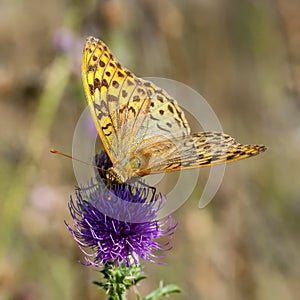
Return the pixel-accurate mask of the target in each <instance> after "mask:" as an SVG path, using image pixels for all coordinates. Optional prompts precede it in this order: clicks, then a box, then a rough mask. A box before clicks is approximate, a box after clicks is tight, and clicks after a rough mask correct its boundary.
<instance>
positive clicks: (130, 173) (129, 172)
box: [107, 157, 141, 184]
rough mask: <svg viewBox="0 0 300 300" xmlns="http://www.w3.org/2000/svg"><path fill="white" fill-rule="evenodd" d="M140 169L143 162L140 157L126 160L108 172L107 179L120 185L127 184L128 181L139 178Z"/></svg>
mask: <svg viewBox="0 0 300 300" xmlns="http://www.w3.org/2000/svg"><path fill="white" fill-rule="evenodd" d="M140 167H141V160H140V159H139V158H138V157H134V158H131V159H124V160H123V161H121V162H120V163H117V164H114V165H113V167H111V168H109V169H108V170H107V178H108V179H112V180H114V181H116V182H117V183H120V184H121V183H125V182H126V181H127V180H128V179H130V178H132V177H136V176H137V173H138V172H137V171H138V170H139V168H140Z"/></svg>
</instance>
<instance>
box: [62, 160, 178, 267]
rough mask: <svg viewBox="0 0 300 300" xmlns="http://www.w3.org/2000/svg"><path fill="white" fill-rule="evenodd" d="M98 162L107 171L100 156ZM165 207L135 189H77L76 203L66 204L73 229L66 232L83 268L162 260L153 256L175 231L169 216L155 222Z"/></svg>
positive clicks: (115, 186)
mask: <svg viewBox="0 0 300 300" xmlns="http://www.w3.org/2000/svg"><path fill="white" fill-rule="evenodd" d="M104 155H105V154H104ZM98 161H99V160H98ZM100 161H102V163H104V165H103V169H107V166H108V165H109V160H107V158H105V157H104V156H103V157H102V158H100ZM106 163H108V164H106ZM164 203H165V197H163V196H162V195H161V194H156V193H155V192H154V190H151V189H150V188H149V187H147V186H145V185H144V184H140V183H135V184H134V185H133V186H132V185H131V186H130V185H128V184H106V183H105V182H104V181H102V180H99V181H97V183H96V184H95V183H93V182H91V185H90V186H89V187H87V188H80V189H79V190H78V191H77V192H76V200H74V199H73V198H72V197H71V200H70V202H69V209H70V213H71V215H72V217H73V220H74V229H73V228H71V226H70V225H68V224H67V226H68V229H69V230H70V232H71V233H72V235H73V237H74V239H75V240H76V241H77V243H78V244H79V247H80V248H81V250H82V251H83V253H84V254H85V261H86V262H85V264H86V265H92V266H95V267H100V266H103V265H106V264H111V263H112V264H114V265H122V264H123V263H125V264H126V266H130V264H131V263H130V262H131V259H133V261H134V263H135V264H136V265H138V263H139V258H140V259H143V260H149V261H151V262H156V263H158V261H157V259H159V258H161V257H163V256H164V255H161V256H158V255H157V251H161V250H162V251H164V250H170V249H171V248H172V247H171V246H170V242H171V239H172V236H173V234H174V232H175V230H176V226H177V224H176V223H174V222H173V220H172V218H171V216H169V217H167V218H165V219H163V220H157V219H156V218H157V213H158V212H159V210H160V209H161V208H162V207H163V206H164ZM160 238H162V239H163V240H164V241H161V240H160ZM158 239H159V240H158ZM88 249H89V250H88Z"/></svg>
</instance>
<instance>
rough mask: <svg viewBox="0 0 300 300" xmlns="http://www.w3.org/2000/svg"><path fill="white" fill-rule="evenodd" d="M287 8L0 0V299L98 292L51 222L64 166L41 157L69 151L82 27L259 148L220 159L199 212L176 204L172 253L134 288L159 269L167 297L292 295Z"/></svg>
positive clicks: (298, 127)
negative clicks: (179, 85) (214, 184)
mask: <svg viewBox="0 0 300 300" xmlns="http://www.w3.org/2000/svg"><path fill="white" fill-rule="evenodd" d="M299 14H300V4H299V1H298V0H287V1H284V0H277V1H271V0H260V1H258V0H247V1H239V0H225V1H218V0H210V1H208V0H187V1H183V0H182V1H180V0H174V1H171V0H152V1H150V0H140V1H138V0H126V1H121V0H106V1H104V0H103V1H97V0H93V1H88V0H85V1H66V0H61V1H57V0H53V1H37V0H27V1H24V0H23V1H16V0H14V1H10V0H2V1H1V3H0V36H1V39H0V40H1V43H0V97H1V98H0V100H1V101H0V133H1V134H0V154H1V161H0V188H1V193H0V195H1V196H0V198H1V201H0V251H1V252H0V299H1V300H2V299H5V300H6V299H10V300H11V299H22V300H23V299H24V300H27V299H30V300H35V299H45V300H49V299H66V300H67V299H73V300H75V299H87V300H92V299H105V296H104V295H103V294H102V296H101V295H100V294H99V292H98V290H97V288H96V287H94V286H92V285H91V282H92V280H96V279H97V277H98V274H97V273H96V272H94V271H93V270H92V269H91V268H86V267H83V266H81V265H80V264H77V262H76V260H77V259H78V258H80V257H81V255H80V252H79V251H78V249H77V246H76V245H75V242H73V240H72V237H71V235H70V234H69V233H68V232H67V229H66V227H65V225H64V223H63V220H64V219H66V220H69V215H68V209H67V201H68V198H69V195H70V194H71V193H73V191H74V188H73V186H74V185H75V184H76V182H75V178H74V175H73V170H72V163H71V161H68V160H64V159H61V158H59V157H55V156H51V155H50V154H49V149H50V148H59V149H60V150H62V151H65V152H67V153H71V145H72V136H73V130H74V127H75V125H76V122H77V120H78V117H79V116H80V114H81V112H82V110H83V109H84V108H85V106H86V102H85V99H84V94H83V88H82V85H81V80H80V59H81V48H82V45H83V43H84V40H85V38H86V37H87V36H89V35H94V36H96V37H100V38H102V39H103V40H104V41H105V42H106V43H107V44H108V45H109V46H110V48H111V49H112V50H113V52H114V53H115V54H116V56H117V57H119V58H120V60H121V61H122V62H123V64H124V65H126V66H127V67H128V68H129V69H130V70H132V71H134V73H135V74H137V75H138V76H143V77H145V76H157V77H166V78H172V79H175V80H178V81H181V82H183V83H186V84H187V85H189V86H191V87H193V88H194V89H195V90H197V91H198V92H200V93H201V94H202V95H203V96H204V97H205V98H206V99H207V100H208V102H209V103H210V105H211V106H212V108H213V109H214V111H215V112H216V114H217V115H218V117H219V119H220V121H221V123H222V125H223V128H224V131H225V132H227V133H230V134H231V135H232V136H235V137H236V138H238V140H240V141H242V142H245V143H250V142H253V143H264V144H266V145H267V146H268V147H269V149H268V151H267V152H266V153H265V154H263V155H261V156H260V157H256V158H253V159H251V160H245V161H243V162H238V163H235V164H232V165H229V166H228V167H227V169H226V174H225V178H224V181H223V184H222V186H221V189H220V190H219V192H218V194H217V195H216V197H215V199H214V200H213V202H212V203H210V205H209V206H207V207H206V208H205V209H202V210H200V209H196V207H197V199H198V198H197V195H196V194H194V197H191V199H189V201H188V202H186V204H185V205H184V206H183V207H181V208H180V209H179V210H178V211H177V212H176V213H175V218H176V219H177V220H178V221H179V228H178V232H177V233H176V237H175V239H174V249H173V250H172V251H171V252H170V253H169V254H168V257H167V258H166V259H165V260H166V262H167V263H166V265H163V266H155V265H151V264H146V269H145V272H146V273H147V274H148V275H149V279H148V280H147V281H145V282H144V283H142V284H141V286H140V287H139V289H140V290H141V292H142V294H144V295H145V294H146V292H147V291H150V290H151V289H153V288H154V287H156V286H157V285H158V282H159V280H160V279H162V280H164V282H166V283H176V284H178V285H180V286H181V287H182V288H183V294H181V295H174V296H173V299H178V300H179V299H205V300H214V299H216V300H220V299H222V300H226V299H228V300H229V299H230V300H232V299H246V300H247V299H249V300H250V299H259V300H260V299H261V300H266V299H272V300H274V299H280V300H281V299H285V300H290V299H299V295H300V288H299V278H300V271H299V270H300V256H299V253H300V239H299V225H300V222H299V217H300V192H299V191H300V190H299V186H300V174H299V170H300V168H299V167H300V160H299V153H300V151H299V150H300V121H299V120H300V98H299V95H300V64H299V62H300V53H299V48H300V21H299ZM62 48H63V49H62ZM63 50H64V51H63ZM186 176H189V174H188V173H187V175H186ZM101 297H102V298H101Z"/></svg>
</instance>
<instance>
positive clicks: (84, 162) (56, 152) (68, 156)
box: [50, 149, 95, 167]
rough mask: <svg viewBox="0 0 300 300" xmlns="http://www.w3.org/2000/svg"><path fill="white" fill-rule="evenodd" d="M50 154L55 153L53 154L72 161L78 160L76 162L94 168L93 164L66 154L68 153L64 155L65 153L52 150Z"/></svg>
mask: <svg viewBox="0 0 300 300" xmlns="http://www.w3.org/2000/svg"><path fill="white" fill-rule="evenodd" d="M50 152H51V153H53V154H59V155H62V156H64V157H67V158H71V159H72V160H76V161H78V162H80V163H82V164H85V165H88V166H92V165H91V164H89V163H87V162H86V161H83V160H81V159H78V158H75V157H73V156H71V155H69V154H66V153H63V152H60V151H57V150H54V149H51V150H50ZM93 167H95V166H93Z"/></svg>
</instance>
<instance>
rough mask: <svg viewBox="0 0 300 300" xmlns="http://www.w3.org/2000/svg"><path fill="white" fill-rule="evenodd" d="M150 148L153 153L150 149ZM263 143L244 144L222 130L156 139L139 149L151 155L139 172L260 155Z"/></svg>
mask: <svg viewBox="0 0 300 300" xmlns="http://www.w3.org/2000/svg"><path fill="white" fill-rule="evenodd" d="M147 149H149V150H150V149H151V150H150V151H151V154H149V153H147ZM265 149H266V148H265V147H264V146H262V145H243V144H240V143H238V142H236V141H235V139H234V138H232V137H231V136H229V135H227V134H224V133H221V132H199V133H194V134H191V135H188V136H185V137H183V138H178V139H175V140H165V141H163V142H158V143H154V144H153V145H152V146H150V147H148V148H144V149H141V151H140V153H136V156H137V157H141V160H143V157H150V159H148V160H147V164H144V168H143V169H140V170H137V174H136V176H144V175H146V174H155V173H161V172H172V171H177V170H184V169H192V168H200V167H205V166H213V165H217V164H221V163H226V162H232V161H236V160H240V159H244V158H247V157H250V156H254V155H257V154H259V153H261V152H263V151H265Z"/></svg>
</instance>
